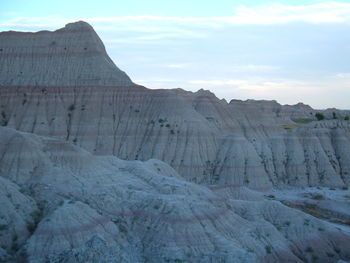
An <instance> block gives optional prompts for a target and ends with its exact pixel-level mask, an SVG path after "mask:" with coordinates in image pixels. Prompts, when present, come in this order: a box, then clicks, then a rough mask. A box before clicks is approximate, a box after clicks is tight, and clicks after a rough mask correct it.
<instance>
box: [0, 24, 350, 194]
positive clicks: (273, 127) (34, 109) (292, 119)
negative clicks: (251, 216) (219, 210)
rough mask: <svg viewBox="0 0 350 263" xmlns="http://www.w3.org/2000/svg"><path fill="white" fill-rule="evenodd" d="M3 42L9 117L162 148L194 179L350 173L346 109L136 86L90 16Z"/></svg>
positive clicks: (130, 153) (135, 153) (127, 155)
mask: <svg viewBox="0 0 350 263" xmlns="http://www.w3.org/2000/svg"><path fill="white" fill-rule="evenodd" d="M0 43H1V44H0V45H1V46H0V50H1V51H0V68H1V71H0V85H1V86H2V87H1V94H0V111H1V116H0V122H1V124H2V125H3V126H9V127H13V128H15V129H17V130H21V131H25V132H31V133H36V134H40V135H45V136H53V137H56V138H60V139H63V140H67V141H70V142H73V143H74V144H76V145H79V146H81V147H83V148H84V149H86V150H88V151H90V152H91V153H94V154H98V155H105V154H108V155H115V156H117V157H119V158H122V159H127V160H148V159H150V158H157V159H160V160H163V161H165V162H166V163H168V164H169V165H171V166H172V167H173V168H175V169H176V170H177V171H178V172H179V173H180V174H181V175H183V176H184V177H185V178H187V179H188V180H191V181H194V182H197V183H204V184H233V185H247V186H249V187H251V188H255V189H268V188H270V187H271V186H273V185H282V184H290V185H296V186H308V185H309V186H318V185H324V186H336V187H340V186H343V185H348V184H349V183H350V174H349V173H350V171H349V169H350V167H349V165H350V159H349V158H350V152H349V151H350V144H349V130H350V125H349V123H350V122H349V121H346V120H342V118H339V119H336V120H325V121H321V122H317V121H316V118H315V117H314V116H315V113H316V111H315V110H313V109H312V108H311V107H309V106H307V105H304V104H301V103H299V104H297V105H294V106H281V105H280V104H278V103H277V102H275V101H271V102H269V101H252V100H248V101H245V102H243V101H236V100H233V101H231V102H230V103H227V102H226V101H224V100H219V99H218V98H216V97H215V95H214V94H212V93H210V92H209V91H204V90H200V91H198V92H196V93H192V92H187V91H184V90H181V89H175V90H149V89H146V88H144V87H141V86H137V85H136V84H133V83H132V82H131V80H130V79H129V78H128V77H127V76H126V74H125V73H124V72H122V71H120V70H119V69H118V68H117V67H116V66H115V65H114V64H113V62H112V61H111V60H110V58H109V57H108V55H107V54H106V51H105V48H104V46H103V44H102V42H101V40H100V39H99V37H98V36H97V34H96V33H95V32H94V30H93V29H92V27H91V26H89V25H88V24H86V23H84V22H78V23H73V24H68V25H67V26H66V27H65V28H63V29H59V30H57V31H55V32H48V31H42V32H38V33H19V32H12V31H11V32H3V33H0ZM329 111H332V110H329ZM329 111H326V113H327V116H328V115H329V114H330V113H329ZM332 112H333V111H332ZM336 113H337V116H340V117H344V115H345V114H347V112H341V111H336ZM309 121H311V122H310V123H306V122H309Z"/></svg>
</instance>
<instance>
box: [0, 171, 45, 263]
mask: <svg viewBox="0 0 350 263" xmlns="http://www.w3.org/2000/svg"><path fill="white" fill-rule="evenodd" d="M0 207H1V209H0V248H1V249H0V260H3V261H6V258H8V257H9V255H13V254H15V253H16V252H17V250H18V249H19V248H20V247H21V246H22V245H23V244H24V242H25V241H26V240H27V238H28V237H29V236H30V235H31V232H32V231H33V229H34V228H35V221H36V220H37V218H36V217H37V211H38V208H37V205H36V203H35V201H34V200H33V199H32V198H30V197H29V196H27V195H26V194H25V193H24V192H23V188H22V189H20V187H19V186H18V185H16V184H15V183H12V182H10V181H9V180H7V179H5V178H4V177H0Z"/></svg>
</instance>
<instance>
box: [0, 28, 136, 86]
mask: <svg viewBox="0 0 350 263" xmlns="http://www.w3.org/2000/svg"><path fill="white" fill-rule="evenodd" d="M0 68H1V70H0V86H34V87H35V86H41V87H44V86H84V87H86V86H101V85H102V86H130V85H133V83H132V82H131V80H130V78H129V77H128V76H127V75H126V74H125V73H124V72H122V71H121V70H119V69H118V68H117V67H116V66H115V64H114V63H113V61H112V60H111V59H110V58H109V57H108V55H107V54H106V50H105V47H104V45H103V43H102V41H101V40H100V38H99V37H98V36H97V34H96V33H95V31H94V30H93V28H92V27H91V26H90V25H89V24H87V23H85V22H81V21H80V22H77V23H72V24H68V25H66V26H65V27H64V28H62V29H59V30H57V31H55V32H50V31H40V32H37V33H22V32H14V31H9V32H2V33H0Z"/></svg>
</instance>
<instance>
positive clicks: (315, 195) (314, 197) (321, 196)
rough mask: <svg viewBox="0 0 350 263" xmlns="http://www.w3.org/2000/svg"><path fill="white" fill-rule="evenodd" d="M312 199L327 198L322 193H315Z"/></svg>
mask: <svg viewBox="0 0 350 263" xmlns="http://www.w3.org/2000/svg"><path fill="white" fill-rule="evenodd" d="M312 199H314V200H324V199H325V198H324V196H323V195H321V194H314V195H313V196H312Z"/></svg>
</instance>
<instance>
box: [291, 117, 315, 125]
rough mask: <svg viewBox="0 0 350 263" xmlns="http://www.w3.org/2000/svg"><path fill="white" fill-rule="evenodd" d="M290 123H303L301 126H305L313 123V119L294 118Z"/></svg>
mask: <svg viewBox="0 0 350 263" xmlns="http://www.w3.org/2000/svg"><path fill="white" fill-rule="evenodd" d="M292 121H294V122H295V123H303V124H307V123H310V122H312V121H313V119H311V118H294V119H292Z"/></svg>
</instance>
